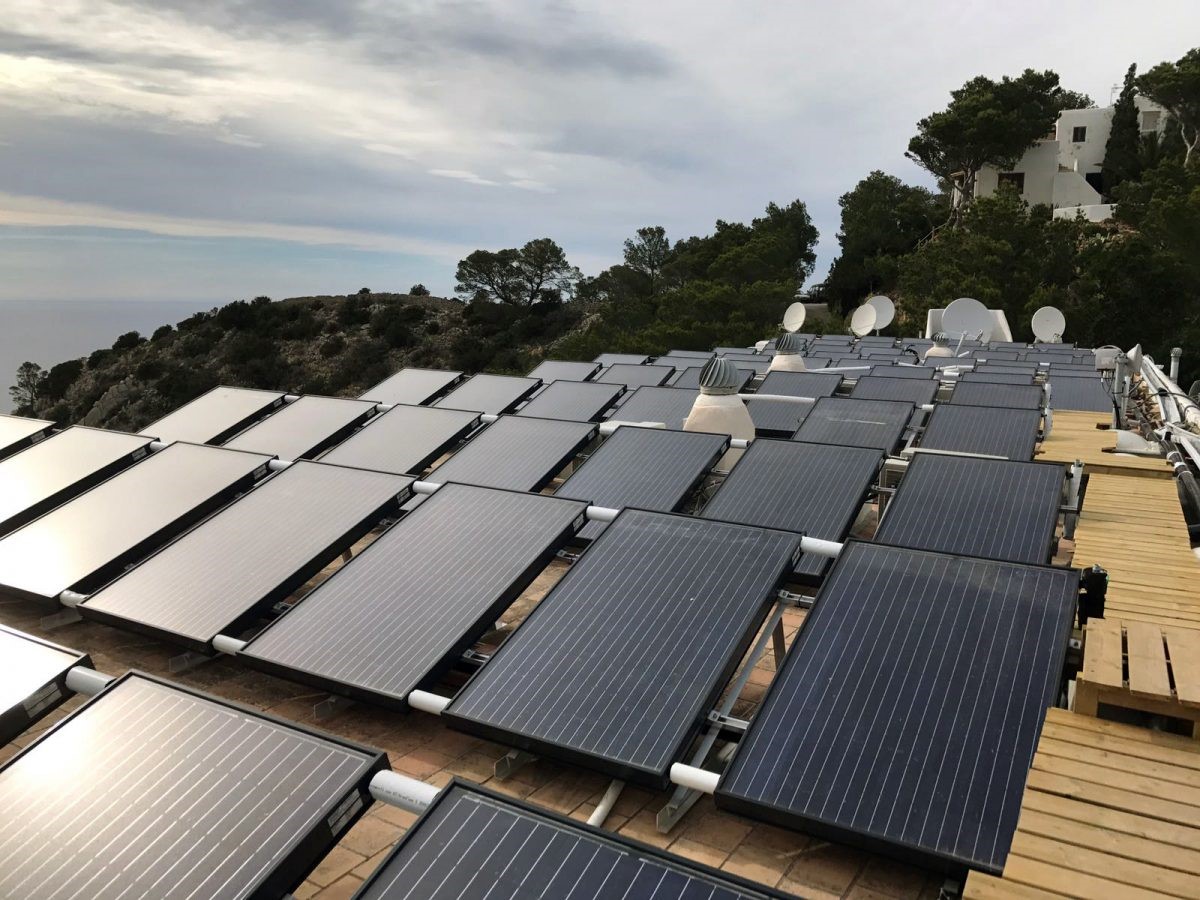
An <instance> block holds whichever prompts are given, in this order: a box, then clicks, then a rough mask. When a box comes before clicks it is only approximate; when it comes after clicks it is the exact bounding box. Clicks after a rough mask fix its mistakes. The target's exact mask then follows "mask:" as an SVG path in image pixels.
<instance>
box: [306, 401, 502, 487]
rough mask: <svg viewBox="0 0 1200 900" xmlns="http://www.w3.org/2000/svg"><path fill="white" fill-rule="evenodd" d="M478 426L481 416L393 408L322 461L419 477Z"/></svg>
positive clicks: (423, 408) (423, 409)
mask: <svg viewBox="0 0 1200 900" xmlns="http://www.w3.org/2000/svg"><path fill="white" fill-rule="evenodd" d="M478 425H479V414H478V413H474V412H463V411H462V410H461V409H437V408H435V407H432V406H393V407H392V408H391V409H389V410H388V411H387V412H385V413H384V414H383V415H381V416H377V417H376V418H374V419H372V420H371V421H370V422H368V423H367V424H366V425H365V426H364V427H363V428H361V429H359V430H358V431H356V432H355V433H354V434H352V435H350V437H349V438H347V439H346V440H344V441H342V443H340V444H338V445H337V446H336V447H334V448H333V449H332V450H330V451H328V452H327V453H325V454H324V455H323V456H322V457H321V462H327V463H335V464H336V465H339V466H355V467H357V468H360V469H375V470H376V471H379V472H393V473H395V474H397V475H418V474H420V473H421V472H423V471H425V469H427V468H429V466H431V465H432V464H433V463H435V462H436V461H437V460H439V459H441V457H442V456H443V455H445V454H446V453H447V452H448V451H449V450H450V449H451V448H452V447H454V446H455V445H456V444H457V443H458V442H459V441H461V440H462V439H463V438H464V437H466V436H467V435H468V434H469V433H470V432H471V431H473V430H474V429H475V427H476V426H478Z"/></svg>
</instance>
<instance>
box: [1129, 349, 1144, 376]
mask: <svg viewBox="0 0 1200 900" xmlns="http://www.w3.org/2000/svg"><path fill="white" fill-rule="evenodd" d="M1125 356H1126V358H1127V359H1128V360H1129V368H1130V369H1131V370H1132V371H1134V372H1137V373H1138V374H1141V371H1142V345H1141V344H1134V345H1133V346H1132V347H1130V348H1129V351H1128V352H1127V353H1126V354H1125Z"/></svg>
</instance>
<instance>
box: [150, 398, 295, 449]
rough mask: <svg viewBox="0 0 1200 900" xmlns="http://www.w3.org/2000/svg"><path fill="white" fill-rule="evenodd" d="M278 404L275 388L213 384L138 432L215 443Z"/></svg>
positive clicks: (280, 402)
mask: <svg viewBox="0 0 1200 900" xmlns="http://www.w3.org/2000/svg"><path fill="white" fill-rule="evenodd" d="M282 404H283V394H282V393H280V392H279V391H256V390H251V389H250V388H237V387H215V388H213V389H212V390H211V391H208V392H207V393H205V394H201V395H200V396H199V397H197V398H196V399H195V400H193V401H191V402H190V403H185V404H184V405H183V406H181V407H179V409H177V410H175V411H174V412H172V413H168V414H167V415H165V416H163V417H162V418H161V419H159V420H158V421H157V422H151V423H150V424H149V425H147V426H146V427H145V428H143V429H142V430H141V431H139V432H138V434H143V435H148V436H150V437H154V438H158V439H159V440H161V441H190V442H191V443H194V444H219V443H221V442H222V441H224V440H225V439H226V438H229V437H232V436H233V435H235V434H237V433H238V432H239V431H241V430H242V429H243V428H245V427H246V426H247V425H249V424H250V423H251V422H253V421H254V420H255V419H260V418H262V417H263V416H265V415H266V414H267V413H268V412H270V411H271V410H272V409H274V408H275V407H277V406H281V405H282Z"/></svg>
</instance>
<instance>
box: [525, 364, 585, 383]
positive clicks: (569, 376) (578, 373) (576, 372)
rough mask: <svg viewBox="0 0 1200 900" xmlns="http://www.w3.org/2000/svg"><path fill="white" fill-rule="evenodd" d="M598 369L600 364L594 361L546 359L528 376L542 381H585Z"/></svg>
mask: <svg viewBox="0 0 1200 900" xmlns="http://www.w3.org/2000/svg"><path fill="white" fill-rule="evenodd" d="M599 371H600V364H599V363H595V362H567V361H564V360H557V359H548V360H546V361H545V362H543V363H541V364H540V365H539V366H538V367H537V368H535V369H534V370H533V371H532V372H530V373H529V377H530V378H540V379H541V380H542V381H545V382H550V381H560V380H561V381H587V380H588V379H589V378H591V377H592V376H593V375H595V374H596V373H597V372H599Z"/></svg>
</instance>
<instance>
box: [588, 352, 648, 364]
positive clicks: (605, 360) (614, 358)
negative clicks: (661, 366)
mask: <svg viewBox="0 0 1200 900" xmlns="http://www.w3.org/2000/svg"><path fill="white" fill-rule="evenodd" d="M592 362H597V363H599V364H600V365H601V366H612V365H616V364H617V363H624V364H627V365H631V366H640V365H643V364H644V363H648V362H650V357H648V356H643V355H642V354H640V353H601V354H600V355H599V356H597V357H596V358H595V359H594V360H592Z"/></svg>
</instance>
